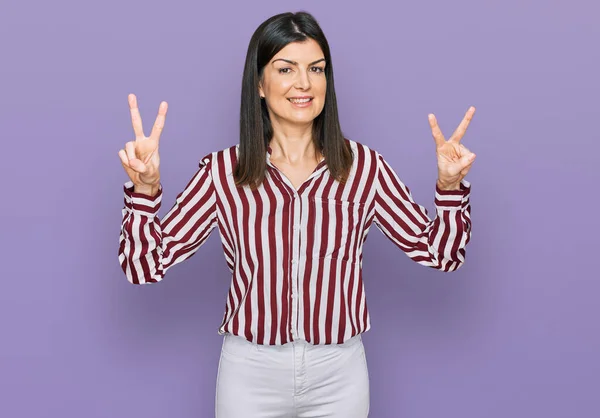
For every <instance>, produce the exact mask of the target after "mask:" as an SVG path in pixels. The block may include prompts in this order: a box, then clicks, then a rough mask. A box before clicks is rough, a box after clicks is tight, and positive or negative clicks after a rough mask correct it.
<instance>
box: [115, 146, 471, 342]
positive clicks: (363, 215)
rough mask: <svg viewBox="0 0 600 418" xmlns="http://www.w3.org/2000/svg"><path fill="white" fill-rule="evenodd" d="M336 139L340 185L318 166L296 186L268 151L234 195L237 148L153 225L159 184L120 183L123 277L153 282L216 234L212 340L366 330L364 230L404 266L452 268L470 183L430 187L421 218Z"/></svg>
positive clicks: (206, 168)
mask: <svg viewBox="0 0 600 418" xmlns="http://www.w3.org/2000/svg"><path fill="white" fill-rule="evenodd" d="M347 141H349V142H350V145H351V148H352V151H353V154H354V158H353V165H352V169H351V171H350V176H349V178H348V181H347V182H346V183H345V184H342V183H340V182H338V181H337V180H335V179H333V178H332V177H330V175H329V171H328V170H327V165H326V164H325V162H324V161H321V162H320V163H319V164H318V166H317V167H316V168H315V170H314V171H313V172H312V174H311V175H310V176H309V177H308V178H307V179H306V180H305V182H304V183H303V184H302V185H301V186H300V187H299V188H298V189H296V188H295V187H294V186H293V184H292V183H291V182H290V181H289V179H287V177H286V176H285V175H284V174H283V173H282V172H281V171H279V170H278V169H277V167H275V165H273V164H272V163H271V161H270V149H269V150H268V152H267V155H266V159H267V175H266V178H265V181H264V182H263V184H262V185H261V186H259V187H258V188H257V189H256V190H254V191H252V190H251V189H250V188H249V187H248V186H245V187H241V188H240V187H236V186H235V183H234V178H233V174H232V172H233V167H234V165H235V163H236V159H237V153H238V146H237V145H236V146H232V147H230V148H227V149H224V150H221V151H218V152H213V153H211V154H209V155H206V156H205V157H204V158H202V159H201V160H200V163H199V169H198V170H197V172H196V173H195V175H194V176H193V178H192V179H191V180H190V181H189V183H188V184H187V186H186V187H185V189H184V190H183V191H182V192H181V193H180V194H179V195H178V196H177V198H176V200H175V203H174V205H173V207H172V208H171V209H170V210H169V212H168V213H167V214H166V215H165V216H164V217H163V218H162V219H159V217H158V216H157V213H158V211H159V208H160V205H161V197H162V186H161V187H160V188H159V191H158V193H157V194H156V195H155V196H154V197H152V196H148V195H145V194H141V193H134V192H133V183H132V182H127V183H125V185H124V201H125V206H124V208H123V211H122V214H123V218H122V226H121V235H120V243H119V244H120V245H119V262H120V264H121V267H122V269H123V271H124V272H125V275H126V277H127V279H128V280H129V281H130V282H131V283H134V284H144V283H155V282H159V281H161V280H162V279H163V278H164V276H165V273H166V272H167V270H168V269H169V268H170V267H172V266H174V265H175V264H177V263H180V262H182V261H183V260H185V259H187V258H189V257H191V256H192V255H193V254H194V253H195V252H196V251H197V250H198V249H199V248H200V247H201V246H202V244H203V243H204V242H206V240H207V238H208V237H209V235H210V233H211V232H212V231H213V229H214V228H215V227H218V230H219V235H220V238H221V243H222V247H223V252H224V255H225V261H226V263H227V265H228V267H229V270H230V271H231V274H232V278H231V286H230V290H229V292H228V296H227V300H226V305H225V313H224V316H223V320H222V322H221V325H220V327H219V334H225V333H230V334H234V335H238V336H241V337H244V338H246V339H247V340H248V341H251V342H254V343H257V344H267V345H279V344H285V343H287V342H290V341H292V340H295V339H304V340H306V341H307V342H310V343H312V344H336V343H338V344H341V343H343V342H345V341H347V340H348V339H349V338H351V337H353V336H355V335H357V334H359V333H362V332H365V331H367V330H368V329H369V328H370V318H369V311H368V309H367V303H366V298H365V289H364V286H363V278H362V253H363V245H364V243H365V240H366V238H367V234H368V232H369V229H370V227H371V225H372V224H375V225H376V226H377V227H378V228H379V229H380V230H381V231H382V232H383V234H384V235H385V236H386V237H388V238H389V239H390V240H391V241H392V242H393V243H394V244H395V245H397V246H398V247H399V248H400V249H401V250H402V251H403V252H404V253H406V254H407V255H408V257H410V258H411V259H412V260H414V261H415V262H417V263H419V264H422V265H424V266H429V267H432V268H435V269H439V270H442V271H446V272H449V271H453V270H456V269H458V268H459V267H460V266H461V265H462V264H463V263H464V261H465V247H466V245H467V243H468V242H469V239H470V235H471V221H470V204H469V195H470V183H469V182H468V181H466V180H462V182H461V186H460V190H451V191H444V190H441V189H439V188H438V187H437V186H436V190H435V206H436V216H435V218H434V219H433V220H432V219H430V218H429V217H428V214H427V210H426V209H425V208H424V207H422V206H420V205H418V204H416V203H415V202H414V200H413V198H412V196H411V194H410V191H409V189H408V188H407V187H406V186H405V185H404V184H403V183H402V182H401V181H400V179H399V178H398V176H397V175H396V173H395V172H394V171H393V170H392V168H391V167H390V166H389V165H388V163H387V162H386V161H385V160H384V159H383V157H382V156H381V155H380V154H379V153H377V152H376V151H374V150H372V149H370V148H368V147H367V146H365V145H363V144H360V143H358V142H355V141H350V140H347Z"/></svg>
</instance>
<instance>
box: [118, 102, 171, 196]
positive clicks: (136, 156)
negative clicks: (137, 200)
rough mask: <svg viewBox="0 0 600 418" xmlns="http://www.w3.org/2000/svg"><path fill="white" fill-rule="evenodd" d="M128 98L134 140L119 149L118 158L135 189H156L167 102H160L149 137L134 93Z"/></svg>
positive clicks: (140, 190)
mask: <svg viewBox="0 0 600 418" xmlns="http://www.w3.org/2000/svg"><path fill="white" fill-rule="evenodd" d="M128 100H129V109H130V111H131V123H132V124H133V131H134V132H135V140H134V141H129V142H127V143H126V144H125V149H124V150H123V149H121V150H119V158H120V159H121V164H122V165H123V168H124V169H125V172H126V173H127V175H128V176H129V178H130V179H131V181H132V182H133V184H134V186H135V189H136V191H139V192H142V193H143V192H145V191H148V190H157V189H158V187H159V183H160V172H159V165H160V158H159V156H158V142H159V140H160V134H161V132H162V130H163V128H164V126H165V118H166V116H167V107H168V105H167V102H161V104H160V106H159V109H158V116H157V117H156V120H155V121H154V126H153V127H152V132H151V133H150V136H149V137H146V136H144V130H143V128H142V117H141V116H140V111H139V109H138V105H137V98H136V97H135V95H134V94H130V95H129V97H128Z"/></svg>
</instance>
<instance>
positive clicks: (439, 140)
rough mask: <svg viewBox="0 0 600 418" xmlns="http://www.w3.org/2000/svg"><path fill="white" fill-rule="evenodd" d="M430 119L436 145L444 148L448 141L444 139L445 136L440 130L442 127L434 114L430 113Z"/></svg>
mask: <svg viewBox="0 0 600 418" xmlns="http://www.w3.org/2000/svg"><path fill="white" fill-rule="evenodd" d="M428 119H429V126H430V127H431V134H432V135H433V139H434V140H435V143H436V145H437V146H442V145H444V144H445V143H446V139H445V138H444V135H443V134H442V130H441V129H440V127H439V126H438V124H437V119H436V118H435V115H434V114H433V113H430V114H429V116H428Z"/></svg>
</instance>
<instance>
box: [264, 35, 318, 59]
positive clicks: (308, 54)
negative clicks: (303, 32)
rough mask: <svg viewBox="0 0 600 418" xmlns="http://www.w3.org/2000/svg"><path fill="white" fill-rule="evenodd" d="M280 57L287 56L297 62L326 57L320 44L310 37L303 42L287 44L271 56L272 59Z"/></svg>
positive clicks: (286, 57)
mask: <svg viewBox="0 0 600 418" xmlns="http://www.w3.org/2000/svg"><path fill="white" fill-rule="evenodd" d="M278 58H285V59H288V60H292V61H296V62H297V63H309V62H313V61H316V60H318V59H321V58H324V54H323V51H322V50H321V47H320V46H319V44H318V43H317V42H316V41H315V40H314V39H310V38H309V39H307V40H306V41H303V42H291V43H289V44H287V45H286V46H285V47H283V48H282V49H281V51H279V52H278V53H277V54H275V56H274V57H273V58H271V61H273V60H276V59H278Z"/></svg>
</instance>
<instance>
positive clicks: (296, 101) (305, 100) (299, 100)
mask: <svg viewBox="0 0 600 418" xmlns="http://www.w3.org/2000/svg"><path fill="white" fill-rule="evenodd" d="M288 100H289V101H290V102H292V103H307V102H309V101H311V100H312V99H310V98H309V99H288Z"/></svg>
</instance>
